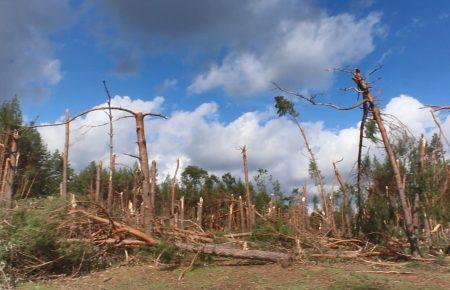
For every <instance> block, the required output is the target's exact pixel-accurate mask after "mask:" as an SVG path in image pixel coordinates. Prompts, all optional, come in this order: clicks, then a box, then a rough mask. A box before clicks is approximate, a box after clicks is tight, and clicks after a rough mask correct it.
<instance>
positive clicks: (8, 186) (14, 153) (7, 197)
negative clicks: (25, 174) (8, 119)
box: [3, 130, 19, 207]
mask: <svg viewBox="0 0 450 290" xmlns="http://www.w3.org/2000/svg"><path fill="white" fill-rule="evenodd" d="M18 141H19V132H18V131H17V130H14V132H13V134H12V138H11V147H10V153H9V158H7V159H6V167H5V177H4V181H3V182H4V187H3V201H4V203H5V204H6V205H7V206H8V207H11V206H12V196H13V194H14V177H15V175H16V170H17V164H18V161H19V152H18Z"/></svg>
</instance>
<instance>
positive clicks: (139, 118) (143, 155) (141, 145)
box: [134, 113, 154, 229]
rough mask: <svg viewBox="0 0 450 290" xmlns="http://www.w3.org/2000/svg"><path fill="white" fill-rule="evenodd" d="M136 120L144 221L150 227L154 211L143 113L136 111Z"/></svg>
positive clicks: (145, 225)
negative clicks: (152, 208)
mask: <svg viewBox="0 0 450 290" xmlns="http://www.w3.org/2000/svg"><path fill="white" fill-rule="evenodd" d="M134 117H135V120H136V134H137V144H138V149H139V163H140V167H141V172H142V176H143V180H142V199H143V201H144V207H143V223H144V227H145V228H146V229H148V227H149V226H150V223H151V221H152V220H153V217H154V216H153V214H154V213H153V212H152V210H151V204H150V203H151V201H150V168H149V165H148V153H147V143H146V141H145V127H144V115H143V114H142V113H136V115H134Z"/></svg>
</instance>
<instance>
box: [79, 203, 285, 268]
mask: <svg viewBox="0 0 450 290" xmlns="http://www.w3.org/2000/svg"><path fill="white" fill-rule="evenodd" d="M71 213H72V214H75V213H80V214H83V215H84V216H86V217H87V218H89V219H91V220H94V221H97V222H100V223H103V224H111V225H113V226H115V227H116V228H118V229H117V231H118V232H128V233H129V234H131V235H133V236H135V237H137V238H139V239H141V240H143V241H145V242H146V243H147V244H148V245H150V246H155V245H159V244H161V243H162V242H161V241H159V240H158V239H155V238H153V237H151V236H149V235H147V234H145V233H143V232H141V231H139V230H137V229H135V228H132V227H129V226H127V225H124V224H121V223H118V222H114V221H111V220H109V219H106V218H102V217H98V216H95V215H92V214H90V213H88V212H86V211H83V210H73V211H71ZM172 245H173V246H174V247H175V248H177V249H179V250H182V251H188V252H193V253H200V254H208V255H216V256H222V257H233V258H240V259H256V260H263V261H270V262H276V263H281V264H282V265H283V266H288V265H290V264H291V262H292V259H293V258H292V256H291V255H289V254H286V253H280V252H269V251H259V250H241V249H235V248H227V247H224V246H221V245H216V244H185V243H180V242H175V243H173V244H172Z"/></svg>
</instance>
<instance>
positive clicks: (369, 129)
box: [364, 119, 380, 143]
mask: <svg viewBox="0 0 450 290" xmlns="http://www.w3.org/2000/svg"><path fill="white" fill-rule="evenodd" d="M378 132H379V130H378V127H377V123H376V122H375V121H374V120H372V119H369V120H367V122H366V124H365V126H364V133H365V137H366V138H367V139H369V140H370V141H372V142H373V143H378V141H380V140H379V139H378V138H377V136H376V135H377V134H378Z"/></svg>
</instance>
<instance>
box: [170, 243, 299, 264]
mask: <svg viewBox="0 0 450 290" xmlns="http://www.w3.org/2000/svg"><path fill="white" fill-rule="evenodd" d="M174 246H175V247H176V248H177V249H180V250H184V251H187V252H192V253H197V252H200V253H202V254H210V255H216V256H222V257H233V258H241V259H256V260H262V261H270V262H277V263H282V265H290V263H291V261H292V256H291V255H289V254H286V253H280V252H269V251H260V250H241V249H234V248H227V247H224V246H219V245H202V244H184V243H174Z"/></svg>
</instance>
